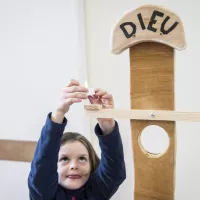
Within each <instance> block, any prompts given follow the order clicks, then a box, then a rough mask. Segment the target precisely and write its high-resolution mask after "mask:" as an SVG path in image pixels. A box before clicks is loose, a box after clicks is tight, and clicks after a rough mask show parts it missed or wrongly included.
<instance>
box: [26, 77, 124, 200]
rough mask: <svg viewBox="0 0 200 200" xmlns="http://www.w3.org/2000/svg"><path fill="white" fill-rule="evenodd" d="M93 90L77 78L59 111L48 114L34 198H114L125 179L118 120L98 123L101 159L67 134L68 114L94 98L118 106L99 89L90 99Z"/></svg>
mask: <svg viewBox="0 0 200 200" xmlns="http://www.w3.org/2000/svg"><path fill="white" fill-rule="evenodd" d="M87 92H88V89H87V88H85V87H82V86H80V84H79V82H78V81H76V80H71V82H70V83H69V85H68V86H67V87H65V88H64V89H63V90H62V95H61V98H60V101H59V104H58V107H57V109H56V111H55V112H53V113H49V114H48V116H47V119H46V123H45V125H44V127H43V129H42V132H41V136H40V139H39V141H38V144H37V147H36V151H35V155H34V158H33V160H32V163H31V171H30V173H29V176H28V187H29V191H30V199H31V200H108V199H110V198H111V197H112V196H113V195H114V193H115V192H116V191H117V189H118V188H119V186H120V185H121V184H122V182H123V181H124V180H125V178H126V169H125V162H124V152H123V146H122V140H121V136H120V133H119V128H118V123H117V122H116V121H115V120H114V119H110V118H109V119H106V118H104V119H102V118H101V119H97V120H98V123H97V124H96V126H95V134H96V136H97V137H98V140H99V145H100V148H101V160H100V159H99V158H98V156H97V154H96V153H95V151H94V149H93V147H92V145H91V144H90V142H89V141H88V140H87V139H86V138H85V137H84V136H82V135H80V134H78V133H71V132H67V133H64V134H63V132H64V129H65V126H66V125H67V119H66V118H65V114H66V113H67V112H68V111H69V108H70V106H71V105H72V104H73V103H78V102H81V101H82V100H83V99H87V98H89V100H90V102H91V103H92V104H93V103H95V104H102V106H103V107H104V108H113V98H112V95H111V94H108V93H107V92H106V91H103V90H101V89H96V90H95V94H94V95H93V96H89V97H88V95H87Z"/></svg>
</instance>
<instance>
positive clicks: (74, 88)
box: [62, 85, 88, 93]
mask: <svg viewBox="0 0 200 200" xmlns="http://www.w3.org/2000/svg"><path fill="white" fill-rule="evenodd" d="M62 91H63V92H65V93H73V92H88V89H87V88H86V87H83V86H74V85H73V86H71V87H65V88H63V90H62Z"/></svg>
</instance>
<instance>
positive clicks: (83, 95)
mask: <svg viewBox="0 0 200 200" xmlns="http://www.w3.org/2000/svg"><path fill="white" fill-rule="evenodd" d="M63 96H64V98H65V99H69V98H79V99H87V94H86V93H81V92H75V93H65V94H64V95H63Z"/></svg>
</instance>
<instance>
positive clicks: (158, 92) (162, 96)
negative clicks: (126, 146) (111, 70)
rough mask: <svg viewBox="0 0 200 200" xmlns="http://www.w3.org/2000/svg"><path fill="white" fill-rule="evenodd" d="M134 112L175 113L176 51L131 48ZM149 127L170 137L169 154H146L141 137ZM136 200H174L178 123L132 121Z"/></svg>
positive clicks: (160, 47) (156, 46)
mask: <svg viewBox="0 0 200 200" xmlns="http://www.w3.org/2000/svg"><path fill="white" fill-rule="evenodd" d="M130 74H131V80H130V87H131V94H130V95H131V109H141V110H148V109H150V110H151V109H153V110H174V49H173V48H171V47H168V46H166V45H163V44H159V43H151V42H149V43H141V44H137V45H135V46H134V47H131V48H130ZM149 125H158V126H160V127H162V128H163V129H164V130H165V131H166V132H167V133H168V136H169V139H170V145H169V148H168V150H167V151H166V152H165V153H164V154H163V155H160V156H154V155H151V154H150V153H148V152H146V151H145V150H144V149H143V148H142V147H141V145H140V142H138V141H139V137H140V135H141V133H142V131H143V129H144V128H145V127H147V126H149ZM131 130H132V144H133V155H134V174H135V188H134V199H135V200H173V199H174V181H175V180H174V175H175V153H176V148H175V147H176V141H175V138H176V134H175V122H173V121H172V122H169V121H149V120H131Z"/></svg>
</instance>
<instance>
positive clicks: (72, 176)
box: [67, 175, 81, 179]
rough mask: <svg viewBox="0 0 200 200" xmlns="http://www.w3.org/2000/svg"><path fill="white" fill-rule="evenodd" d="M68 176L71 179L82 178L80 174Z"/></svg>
mask: <svg viewBox="0 0 200 200" xmlns="http://www.w3.org/2000/svg"><path fill="white" fill-rule="evenodd" d="M67 178H70V179H79V178H81V176H80V175H69V176H67Z"/></svg>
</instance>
